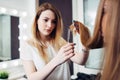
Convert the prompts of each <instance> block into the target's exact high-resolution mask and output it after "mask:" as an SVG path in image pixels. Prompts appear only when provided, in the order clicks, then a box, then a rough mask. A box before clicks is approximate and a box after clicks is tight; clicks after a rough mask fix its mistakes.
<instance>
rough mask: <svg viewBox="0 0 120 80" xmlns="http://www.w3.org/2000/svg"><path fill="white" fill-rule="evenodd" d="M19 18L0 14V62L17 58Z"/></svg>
mask: <svg viewBox="0 0 120 80" xmlns="http://www.w3.org/2000/svg"><path fill="white" fill-rule="evenodd" d="M18 25H19V17H16V16H11V15H7V14H0V62H1V61H8V60H13V59H17V58H19V51H18V48H19V40H18V36H19V29H18Z"/></svg>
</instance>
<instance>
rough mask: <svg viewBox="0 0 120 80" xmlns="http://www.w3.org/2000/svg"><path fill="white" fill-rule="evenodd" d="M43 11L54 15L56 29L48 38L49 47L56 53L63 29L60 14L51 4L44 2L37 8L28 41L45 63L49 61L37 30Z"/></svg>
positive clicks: (59, 45)
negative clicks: (49, 11) (30, 37)
mask: <svg viewBox="0 0 120 80" xmlns="http://www.w3.org/2000/svg"><path fill="white" fill-rule="evenodd" d="M45 10H51V11H52V12H54V14H55V19H56V27H55V29H54V30H53V31H52V32H51V34H50V35H49V36H50V41H51V45H52V46H53V47H54V49H55V50H56V51H58V50H59V48H60V47H61V44H60V41H61V35H62V29H63V22H62V18H61V14H60V12H59V11H58V10H57V9H56V8H55V7H54V6H53V5H52V4H50V3H47V2H46V3H43V4H41V5H40V6H39V8H38V10H37V13H36V16H35V18H34V22H33V26H32V34H33V38H32V39H31V40H30V43H32V45H33V46H34V47H36V48H37V49H38V51H39V53H40V55H41V56H42V58H43V59H44V60H45V62H46V63H47V62H48V61H49V59H48V56H47V53H46V52H45V50H44V48H45V45H44V44H43V43H42V41H41V36H40V32H39V30H38V24H37V21H38V19H39V16H40V15H41V13H42V12H43V11H45Z"/></svg>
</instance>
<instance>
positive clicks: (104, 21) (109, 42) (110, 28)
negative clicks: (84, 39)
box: [88, 0, 120, 80]
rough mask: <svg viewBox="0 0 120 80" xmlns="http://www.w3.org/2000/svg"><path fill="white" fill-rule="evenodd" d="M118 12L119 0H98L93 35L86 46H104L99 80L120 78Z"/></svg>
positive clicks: (119, 17) (119, 10)
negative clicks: (103, 57) (103, 59)
mask: <svg viewBox="0 0 120 80" xmlns="http://www.w3.org/2000/svg"><path fill="white" fill-rule="evenodd" d="M119 13H120V0H100V4H99V7H98V12H97V16H96V23H95V29H94V35H93V38H92V39H91V41H90V42H89V43H88V47H89V48H96V47H103V46H104V47H105V62H104V65H103V71H102V77H101V80H120V76H119V74H120V37H119V36H120V35H119V31H120V29H119V28H120V25H119V23H120V16H119ZM96 41H97V43H96ZM99 43H102V45H99Z"/></svg>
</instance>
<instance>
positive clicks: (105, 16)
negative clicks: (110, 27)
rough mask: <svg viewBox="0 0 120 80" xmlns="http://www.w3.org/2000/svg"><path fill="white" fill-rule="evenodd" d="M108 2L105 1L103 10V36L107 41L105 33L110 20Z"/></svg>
mask: <svg viewBox="0 0 120 80" xmlns="http://www.w3.org/2000/svg"><path fill="white" fill-rule="evenodd" d="M108 8H109V5H108V1H105V4H104V8H103V17H102V36H103V37H104V41H105V32H106V27H107V20H108V10H109V9H108Z"/></svg>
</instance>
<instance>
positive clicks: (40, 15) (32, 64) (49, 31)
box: [20, 3, 88, 80]
mask: <svg viewBox="0 0 120 80" xmlns="http://www.w3.org/2000/svg"><path fill="white" fill-rule="evenodd" d="M61 30H62V19H61V15H60V13H59V11H58V10H57V9H56V8H55V7H54V6H52V5H51V4H49V3H44V4H42V5H41V6H40V7H39V10H38V12H37V14H36V16H35V20H34V24H33V26H32V33H33V38H32V39H30V40H28V41H27V42H24V43H23V47H21V48H22V49H21V53H20V55H21V59H22V62H23V65H24V69H25V71H26V74H27V77H28V79H29V80H44V79H45V80H70V71H69V64H68V61H69V60H71V61H73V62H75V63H77V64H84V63H85V62H86V59H87V56H88V54H87V53H84V54H77V53H75V52H74V45H75V44H74V43H67V42H66V41H65V40H64V39H63V38H62V37H61Z"/></svg>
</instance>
